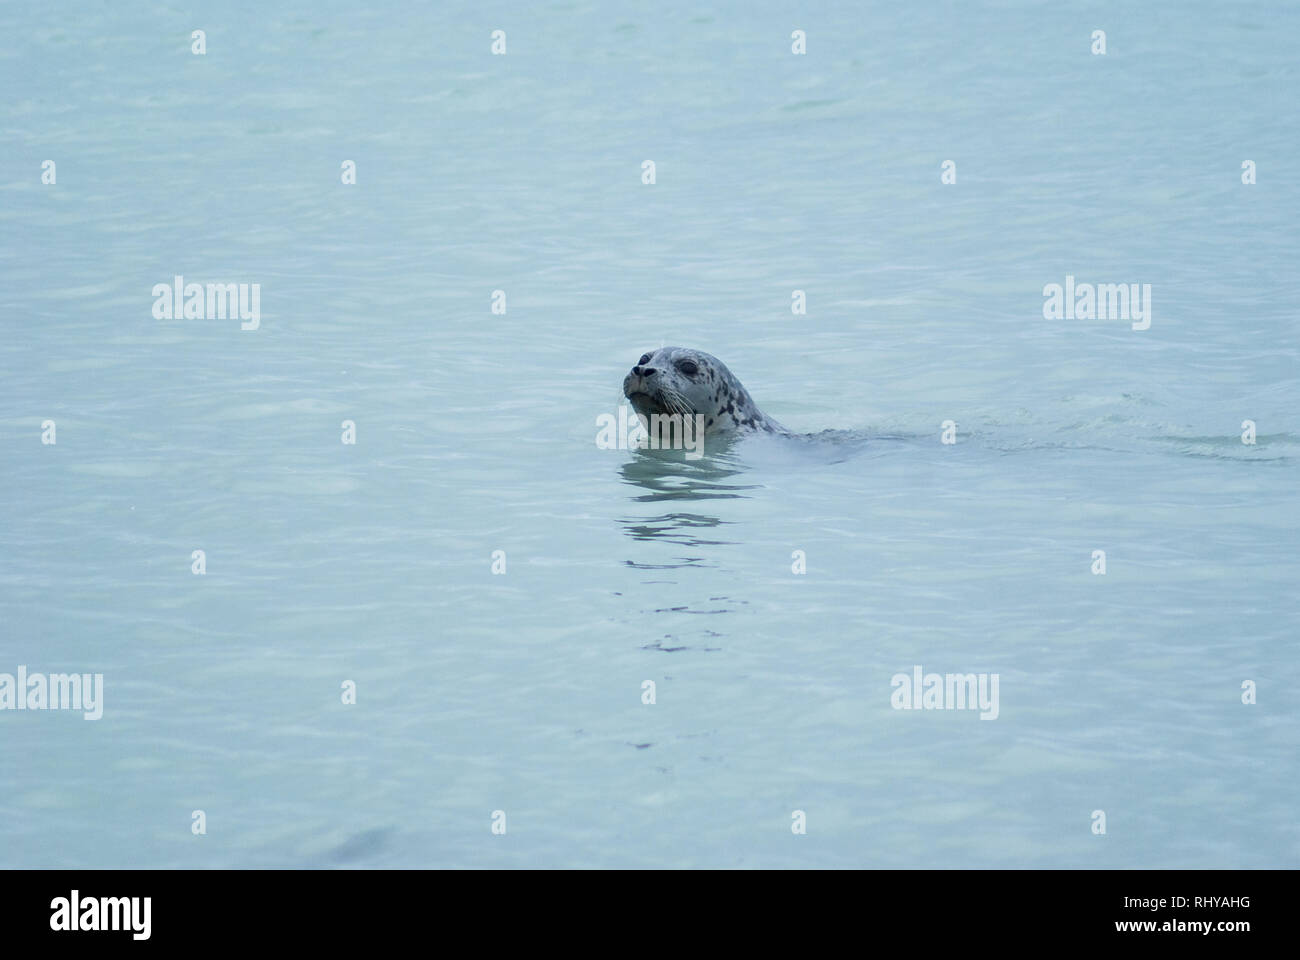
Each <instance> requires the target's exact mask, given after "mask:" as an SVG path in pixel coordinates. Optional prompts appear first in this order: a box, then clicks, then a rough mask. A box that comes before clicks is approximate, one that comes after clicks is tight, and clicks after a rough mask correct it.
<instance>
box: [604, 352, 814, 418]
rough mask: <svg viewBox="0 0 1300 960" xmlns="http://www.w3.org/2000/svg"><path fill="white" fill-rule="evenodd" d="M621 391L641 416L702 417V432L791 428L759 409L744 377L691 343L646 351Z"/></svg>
mask: <svg viewBox="0 0 1300 960" xmlns="http://www.w3.org/2000/svg"><path fill="white" fill-rule="evenodd" d="M623 395H624V396H625V397H627V398H628V400H629V401H631V403H632V409H633V410H635V411H636V412H637V413H638V414H640V415H641V416H642V417H650V416H652V415H653V414H660V415H672V414H681V415H682V416H683V417H688V416H694V415H696V414H703V415H704V432H705V434H706V435H707V434H710V433H730V432H765V433H784V434H788V433H789V432H790V431H789V430H787V429H786V428H785V427H783V426H781V424H779V423H777V422H776V421H775V420H773V419H772V418H771V417H769V416H767V414H765V413H763V411H762V410H760V409H758V404H756V403H755V402H754V400H753V398H752V397H750V395H749V391H748V390H746V389H745V385H744V384H743V383H741V382H740V379H739V378H738V377H737V376H736V375H735V374H734V373H732V372H731V371H730V370H728V369H727V365H726V364H725V363H723V362H722V361H721V360H719V359H718V358H717V357H715V356H713V355H711V354H708V353H705V352H704V351H702V350H692V349H689V348H687V347H660V348H659V349H658V350H651V351H650V352H649V353H646V354H642V356H641V359H640V360H638V361H637V362H636V366H634V367H633V368H632V371H631V372H630V373H629V374H628V375H627V376H626V377H624V378H623Z"/></svg>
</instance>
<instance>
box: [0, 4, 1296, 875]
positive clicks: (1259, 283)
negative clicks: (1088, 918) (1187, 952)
mask: <svg viewBox="0 0 1300 960" xmlns="http://www.w3.org/2000/svg"><path fill="white" fill-rule="evenodd" d="M366 6H367V7H368V9H357V8H355V7H354V6H352V5H350V4H320V3H312V4H307V3H293V4H277V5H265V4H228V5H225V4H223V5H222V9H221V10H220V11H215V10H212V11H206V12H204V13H203V14H202V15H201V16H197V17H196V16H195V15H192V14H189V13H183V12H180V11H178V10H174V9H172V8H168V7H160V8H152V9H143V10H130V9H125V8H122V9H119V8H118V7H116V6H107V7H104V8H99V9H90V10H88V9H85V8H84V7H82V6H80V5H60V4H55V5H54V6H53V7H50V6H49V5H46V6H44V7H39V8H38V7H35V6H32V5H29V4H10V5H7V6H5V7H4V8H3V10H0V37H4V38H5V39H4V40H3V41H0V81H3V88H4V90H5V91H6V93H5V96H4V97H3V98H2V99H0V131H2V133H0V142H2V143H3V150H0V218H2V220H0V223H3V244H0V317H3V322H4V324H5V330H6V336H4V337H3V338H0V369H2V370H3V379H2V380H0V433H2V434H3V437H2V440H3V446H2V449H3V451H4V454H3V457H4V464H3V471H0V503H3V504H4V507H3V509H2V510H0V522H2V526H0V623H3V627H2V628H0V672H11V673H12V672H14V671H15V670H16V668H17V667H18V666H19V665H20V664H22V665H26V666H27V668H28V669H29V670H30V671H38V670H42V671H77V672H89V673H96V672H99V673H102V674H103V675H104V678H105V679H104V683H105V694H104V697H105V704H104V716H103V718H102V719H100V720H98V721H93V722H87V721H85V720H83V719H82V718H81V716H80V715H79V714H76V713H73V712H68V711H60V712H52V711H45V712H38V711H31V712H27V711H24V712H10V711H4V712H3V713H0V724H3V736H2V737H0V770H3V771H4V785H5V787H4V790H3V791H0V863H4V864H5V865H8V866H41V867H83V866H84V867H105V866H181V867H210V866H219V867H228V866H348V867H355V866H457V867H464V866H557V865H558V866H653V867H660V866H664V867H667V866H713V867H719V866H720V867H731V866H791V867H793V866H817V867H841V866H879V867H935V866H940V867H978V866H1048V867H1057V866H1084V867H1114V866H1119V867H1156V866H1172V867H1191V866H1197V867H1277V866H1294V865H1295V864H1296V862H1297V854H1298V853H1300V836H1298V833H1297V827H1296V825H1295V818H1294V803H1293V799H1294V791H1295V786H1296V779H1297V772H1298V767H1297V754H1298V750H1297V748H1298V747H1300V737H1298V735H1297V729H1298V728H1297V719H1298V717H1297V709H1296V706H1295V703H1294V697H1293V692H1294V690H1295V689H1296V688H1297V684H1298V683H1300V672H1298V671H1297V665H1296V657H1295V639H1296V632H1297V625H1298V624H1300V601H1298V600H1297V590H1296V581H1297V562H1296V549H1295V548H1296V544H1297V542H1300V536H1298V535H1300V530H1298V528H1300V511H1297V507H1296V489H1297V463H1298V460H1300V427H1297V424H1296V419H1295V411H1296V410H1297V408H1298V407H1300V388H1298V387H1297V381H1296V371H1297V359H1298V357H1300V351H1298V349H1297V346H1298V345H1297V330H1296V320H1295V304H1296V302H1297V300H1298V297H1300V284H1298V283H1297V273H1296V270H1295V263H1296V260H1297V255H1298V254H1300V244H1298V243H1297V233H1296V230H1295V228H1294V217H1295V214H1296V211H1297V209H1300V207H1298V206H1297V199H1298V197H1297V192H1298V189H1300V188H1298V187H1297V184H1296V181H1295V178H1294V177H1293V176H1292V175H1291V168H1292V167H1293V165H1294V160H1295V157H1296V155H1297V135H1296V130H1297V129H1300V127H1298V125H1297V120H1298V119H1300V118H1298V117H1297V109H1298V108H1297V103H1300V98H1298V97H1297V74H1298V71H1300V67H1297V63H1296V60H1295V56H1294V48H1295V42H1296V39H1297V33H1298V28H1300V12H1298V8H1297V7H1295V6H1292V5H1280V4H1279V5H1276V6H1273V5H1268V6H1264V7H1260V6H1257V5H1243V6H1236V5H1229V6H1227V7H1224V6H1222V5H1219V4H1211V3H1195V4H1179V5H1170V6H1169V7H1168V8H1162V9H1148V8H1146V7H1145V6H1142V7H1132V6H1131V5H1124V4H1093V5H1090V6H1089V7H1087V8H1086V9H1065V8H1060V7H1052V6H1048V7H1043V6H1041V5H1034V4H1020V3H996V4H987V5H976V4H926V3H921V4H909V5H905V6H902V7H897V8H892V9H886V8H880V7H879V6H877V5H873V6H872V8H871V9H870V10H864V9H861V8H859V5H848V4H846V5H843V6H842V7H840V8H838V9H835V10H829V11H824V12H820V13H808V12H804V11H801V12H799V13H798V15H797V16H795V15H793V14H791V13H790V12H789V11H788V9H787V8H786V7H785V6H783V5H779V4H769V3H761V4H754V3H745V4H740V3H729V4H719V5H713V6H709V7H703V8H702V7H700V6H698V5H697V4H686V3H668V4H659V5H656V6H655V7H654V8H653V9H650V8H644V7H627V8H626V9H623V10H614V9H609V8H607V7H606V6H604V5H599V4H594V3H572V4H540V5H533V6H530V7H528V8H527V9H526V10H524V9H519V10H511V9H508V8H504V7H503V8H498V9H492V10H489V11H485V10H484V9H483V8H482V7H481V6H480V5H477V4H461V5H438V6H437V8H436V9H424V8H421V9H409V8H408V5H406V4H391V3H384V2H381V3H377V4H370V5H366ZM197 28H202V29H204V30H205V31H206V44H207V52H206V54H205V55H203V56H195V55H193V54H192V53H191V52H190V32H191V31H192V30H193V29H197ZM498 28H499V29H503V30H505V31H506V33H507V50H508V52H507V54H506V56H504V57H501V56H492V55H491V53H490V50H489V48H490V44H491V39H490V34H491V31H492V30H494V29H498ZM1098 28H1100V29H1105V30H1106V32H1107V46H1108V49H1107V53H1106V55H1105V56H1094V55H1092V54H1091V52H1090V50H1089V47H1090V43H1091V40H1090V35H1091V33H1092V31H1093V30H1094V29H1098ZM794 29H803V30H805V31H806V32H807V37H808V41H807V43H808V53H807V55H806V56H794V55H792V54H791V52H790V43H791V40H790V33H791V31H792V30H794ZM47 159H53V160H55V161H56V164H57V182H56V183H55V184H54V185H45V184H42V183H41V180H40V177H41V164H42V161H44V160H47ZM647 159H650V160H654V161H655V162H656V183H655V184H654V185H652V186H650V185H643V184H642V182H641V172H642V166H641V165H642V162H643V161H644V160H647ZM345 160H352V161H354V162H355V163H356V169H357V183H356V184H355V185H347V186H345V185H343V184H342V183H341V182H340V169H341V164H342V162H343V161H345ZM945 160H952V161H953V162H954V163H955V164H956V173H957V182H956V183H955V184H943V183H941V182H940V173H941V164H942V163H943V162H944V161H945ZM1244 160H1251V161H1254V162H1255V163H1256V165H1257V170H1258V182H1257V183H1256V184H1254V185H1243V183H1242V182H1241V165H1242V162H1243V161H1244ZM178 274H179V275H183V276H185V277H186V278H187V279H188V280H191V281H196V282H201V283H203V282H249V283H259V284H260V285H261V287H260V289H261V317H260V324H261V325H260V328H259V329H257V330H255V331H242V330H241V329H240V325H239V322H238V321H237V320H234V321H232V320H218V319H211V320H193V319H191V320H157V319H155V318H154V317H153V316H152V313H151V309H152V305H153V296H152V295H151V289H152V287H153V286H154V284H157V283H170V282H171V281H172V278H173V277H174V276H175V275H178ZM1067 275H1068V276H1073V277H1075V278H1077V279H1078V280H1079V281H1080V282H1085V281H1086V282H1092V283H1149V284H1151V287H1152V315H1153V319H1152V323H1151V327H1150V329H1148V330H1145V331H1135V330H1133V329H1131V325H1130V323H1129V322H1128V321H1125V320H1113V319H1107V320H1071V321H1067V320H1050V321H1049V320H1044V318H1043V312H1042V311H1043V299H1044V298H1043V292H1042V291H1043V288H1044V286H1045V285H1047V284H1051V283H1062V284H1063V283H1064V282H1065V278H1066V276H1067ZM494 290H503V291H505V293H506V296H507V312H506V313H505V314H504V315H499V314H493V313H492V312H491V309H490V305H491V298H492V293H493V291H494ZM794 290H803V291H805V292H806V294H807V298H808V312H807V314H806V315H802V316H801V315H794V314H792V312H791V309H790V304H791V295H792V291H794ZM665 343H667V344H673V343H677V344H685V345H689V346H695V347H699V348H700V349H703V350H707V351H709V352H711V353H714V354H716V355H718V356H720V357H722V358H723V359H724V360H725V361H726V362H727V363H728V364H729V365H730V367H731V369H732V370H733V371H734V372H735V373H736V374H737V375H738V376H739V377H740V378H741V379H742V380H743V381H744V382H745V383H746V384H747V386H748V387H749V389H750V391H751V393H752V394H753V395H754V397H755V399H756V401H757V402H758V404H759V405H760V406H761V407H762V408H763V409H764V410H765V411H766V412H768V413H770V414H771V415H772V416H773V417H775V418H777V419H778V420H780V421H781V422H782V423H784V424H786V425H787V426H788V427H790V428H791V429H793V430H798V431H803V432H808V433H819V432H821V431H826V430H830V431H839V432H838V433H832V434H825V435H822V436H820V437H817V438H815V439H813V440H811V441H809V440H782V439H779V438H765V439H754V440H743V441H740V442H737V443H734V444H714V445H713V446H712V447H711V448H707V452H708V455H707V456H706V457H705V458H704V459H703V460H700V461H696V462H690V461H685V460H683V458H682V456H681V455H680V453H678V454H671V453H667V454H665V453H653V452H637V451H633V452H629V451H618V450H599V449H597V448H596V446H595V444H594V438H595V435H596V432H597V431H596V426H595V423H596V417H598V416H599V415H600V414H602V413H613V412H616V410H617V406H618V404H619V402H620V400H621V396H620V389H619V385H620V383H621V380H622V377H623V374H624V373H625V372H626V370H627V368H628V367H629V366H630V365H631V364H632V363H634V362H635V361H636V359H637V357H639V356H640V354H641V353H643V352H644V351H645V350H646V349H648V348H650V347H655V346H659V345H661V344H665ZM1247 419H1249V420H1253V421H1254V422H1255V423H1256V424H1257V430H1258V437H1257V442H1256V443H1255V444H1253V445H1247V444H1243V443H1242V442H1241V434H1242V430H1243V428H1242V426H1241V424H1242V422H1243V421H1244V420H1247ZM45 420H53V421H54V422H55V424H56V429H57V443H56V444H54V445H48V444H42V442H41V434H42V426H41V425H42V422H43V421H45ZM344 420H351V421H353V422H354V423H355V425H356V437H357V442H356V443H355V445H345V444H343V443H341V434H342V422H343V421H344ZM946 420H952V421H954V422H955V424H956V430H957V434H956V436H957V443H956V444H954V445H945V444H943V443H941V442H940V434H941V424H942V423H943V422H944V421H946ZM200 549H201V550H203V551H205V555H206V570H207V572H206V574H205V575H203V576H196V575H194V574H193V573H192V572H191V562H192V561H191V555H192V552H193V551H194V550H200ZM1095 550H1104V551H1105V553H1106V563H1107V569H1106V574H1105V575H1104V576H1099V575H1094V574H1093V573H1092V572H1091V568H1092V565H1093V551H1095ZM494 551H504V555H505V562H506V572H505V574H504V575H494V574H493V573H492V563H493V553H494ZM795 551H803V555H804V556H805V558H806V565H807V572H806V573H805V574H802V575H799V574H795V573H792V564H793V563H794V562H795V561H794V553H795ZM916 665H920V666H922V667H923V668H924V670H925V671H927V672H930V671H936V672H939V673H946V672H956V673H989V674H992V673H996V674H997V675H998V676H999V678H1000V688H999V689H1000V695H999V696H1000V703H999V714H998V717H997V719H996V720H995V721H992V722H986V721H982V720H980V719H979V716H978V713H976V712H972V711H961V710H923V711H903V710H894V709H892V708H891V705H890V695H891V692H892V689H891V678H892V677H893V676H894V675H895V674H897V673H906V674H909V675H910V673H911V671H912V669H913V667H914V666H916ZM646 680H652V681H654V683H655V684H656V701H657V702H656V703H655V704H654V705H644V704H643V703H642V702H641V697H642V684H643V682H644V681H646ZM1247 680H1249V681H1253V682H1254V683H1255V684H1256V685H1257V689H1258V693H1257V696H1258V703H1256V704H1254V705H1244V704H1243V703H1242V702H1241V698H1242V691H1241V685H1242V683H1243V681H1247ZM345 681H353V682H354V683H355V685H356V691H357V693H356V696H357V702H356V703H355V705H347V706H345V705H344V704H343V703H342V702H341V685H342V684H343V683H344V682H345ZM197 810H201V811H203V812H204V814H205V816H206V828H207V833H206V835H203V836H196V835H194V834H193V833H192V830H191V823H192V815H193V812H194V811H197ZM498 810H500V811H504V813H505V815H506V822H507V833H506V835H505V836H494V835H493V834H492V832H491V829H490V828H491V823H492V816H493V811H498ZM796 810H801V811H804V813H805V814H806V817H807V835H806V836H795V835H793V834H792V832H791V822H792V814H793V812H794V811H796ZM1095 810H1102V811H1105V815H1106V834H1105V835H1104V836H1098V835H1094V833H1093V832H1092V827H1093V823H1094V819H1093V811H1095Z"/></svg>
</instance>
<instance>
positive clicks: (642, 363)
mask: <svg viewBox="0 0 1300 960" xmlns="http://www.w3.org/2000/svg"><path fill="white" fill-rule="evenodd" d="M649 362H650V354H648V353H646V354H642V356H641V359H640V360H638V361H637V362H636V365H637V366H638V367H642V366H645V365H646V364H647V363H649Z"/></svg>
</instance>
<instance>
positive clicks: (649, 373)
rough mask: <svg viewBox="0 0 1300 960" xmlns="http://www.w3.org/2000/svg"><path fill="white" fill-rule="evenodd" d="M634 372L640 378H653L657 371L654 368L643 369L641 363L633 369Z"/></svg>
mask: <svg viewBox="0 0 1300 960" xmlns="http://www.w3.org/2000/svg"><path fill="white" fill-rule="evenodd" d="M632 372H633V373H635V374H636V375H637V376H638V377H653V376H654V375H655V374H656V373H658V372H659V371H657V370H656V369H655V368H654V367H643V366H641V365H640V364H639V363H638V364H637V365H636V366H635V367H633V368H632Z"/></svg>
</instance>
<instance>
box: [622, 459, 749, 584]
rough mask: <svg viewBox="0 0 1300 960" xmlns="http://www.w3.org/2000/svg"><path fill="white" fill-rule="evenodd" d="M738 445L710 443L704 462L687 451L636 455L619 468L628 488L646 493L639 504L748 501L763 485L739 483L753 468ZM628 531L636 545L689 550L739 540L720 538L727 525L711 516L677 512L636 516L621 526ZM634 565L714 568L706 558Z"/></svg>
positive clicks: (633, 564) (632, 563)
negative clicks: (750, 492) (738, 453)
mask: <svg viewBox="0 0 1300 960" xmlns="http://www.w3.org/2000/svg"><path fill="white" fill-rule="evenodd" d="M734 445H735V440H734V439H732V438H727V437H720V438H717V439H713V438H710V444H709V448H707V453H706V455H705V456H704V457H702V458H700V459H699V460H688V459H687V458H686V455H685V452H684V451H681V450H635V451H633V452H632V459H630V460H628V461H627V462H626V463H624V464H623V465H622V466H621V467H620V468H619V469H620V470H621V471H622V474H623V480H624V482H626V483H630V484H633V485H635V486H637V487H639V488H640V489H641V490H642V491H645V492H641V493H638V494H637V495H635V496H633V497H632V498H631V499H632V500H633V501H635V502H638V503H658V502H663V501H681V500H693V501H705V500H717V499H723V498H735V497H744V496H746V494H745V493H744V492H743V491H746V490H753V489H756V488H757V487H758V486H759V485H758V484H741V483H736V482H734V480H733V479H732V478H735V477H738V476H739V475H740V474H741V473H743V472H745V471H746V470H747V469H748V468H747V467H746V466H745V464H743V463H742V462H741V461H740V460H739V459H738V458H737V457H736V456H735V455H734V454H733V453H732V452H731V451H732V448H733V447H734ZM621 522H622V523H623V525H624V527H625V528H626V529H625V532H626V533H627V535H628V536H629V537H631V538H632V539H634V540H643V541H646V540H649V541H653V540H657V541H661V542H664V543H673V544H678V545H680V546H685V547H705V546H720V545H730V544H734V543H735V541H734V540H728V539H724V538H721V537H719V534H720V533H721V532H722V527H723V525H724V521H723V520H721V519H720V518H718V517H715V516H710V515H708V514H703V513H696V512H687V511H680V512H679V511H673V512H670V513H663V514H659V515H658V516H653V517H636V518H629V519H626V520H623V521H621ZM626 562H627V564H628V566H631V567H636V568H638V569H643V570H671V569H678V568H682V567H699V566H707V565H709V564H708V563H707V561H706V559H705V558H704V557H700V556H685V557H674V558H673V559H672V560H671V561H669V562H661V563H646V562H643V561H639V560H628V561H626Z"/></svg>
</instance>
